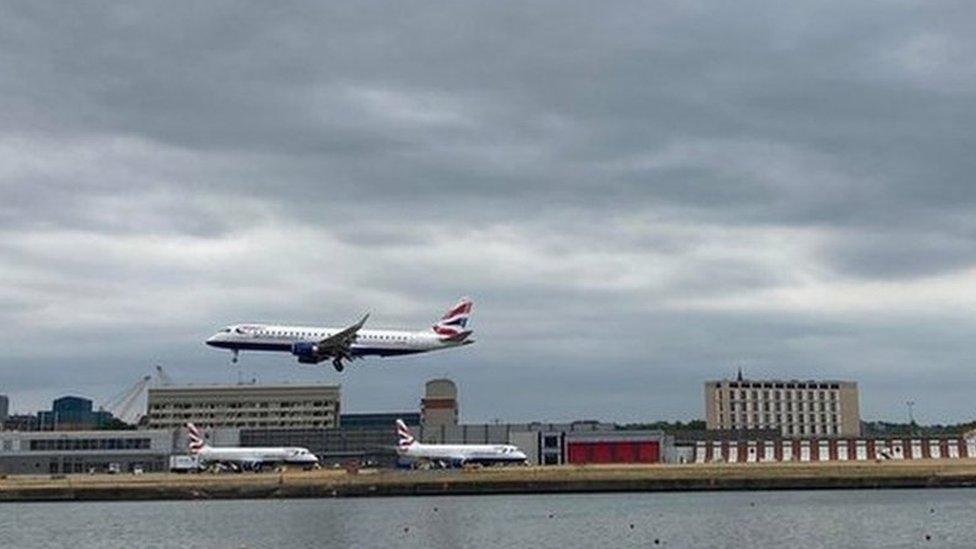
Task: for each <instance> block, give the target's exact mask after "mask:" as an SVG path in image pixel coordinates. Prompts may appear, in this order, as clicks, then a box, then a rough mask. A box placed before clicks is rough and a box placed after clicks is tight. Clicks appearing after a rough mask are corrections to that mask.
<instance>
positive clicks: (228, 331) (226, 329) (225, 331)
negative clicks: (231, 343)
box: [221, 328, 230, 334]
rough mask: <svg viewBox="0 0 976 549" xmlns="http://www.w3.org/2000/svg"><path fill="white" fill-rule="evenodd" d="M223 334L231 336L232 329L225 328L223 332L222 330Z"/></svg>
mask: <svg viewBox="0 0 976 549" xmlns="http://www.w3.org/2000/svg"><path fill="white" fill-rule="evenodd" d="M221 332H224V333H225V334H229V333H230V328H224V329H223V330H221Z"/></svg>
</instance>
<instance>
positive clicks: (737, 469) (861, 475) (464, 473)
mask: <svg viewBox="0 0 976 549" xmlns="http://www.w3.org/2000/svg"><path fill="white" fill-rule="evenodd" d="M968 486H976V459H953V460H925V461H921V460H920V461H899V462H891V461H889V462H882V463H864V462H860V463H852V462H846V463H845V462H839V463H838V462H831V463H823V464H820V463H771V464H697V465H654V466H587V467H570V466H566V467H512V468H501V469H481V470H454V471H362V472H360V473H359V474H355V475H351V474H347V473H345V472H344V471H335V470H320V471H288V472H284V473H263V474H240V475H235V474H220V475H214V474H192V475H177V474H145V475H92V476H89V475H68V476H65V477H59V478H52V477H48V476H10V477H7V478H5V479H0V501H83V500H140V499H142V500H148V499H230V498H238V499H239V498H291V497H351V496H405V495H437V494H445V495H447V494H455V495H456V494H520V493H558V492H618V491H681V490H795V489H839V488H924V487H968Z"/></svg>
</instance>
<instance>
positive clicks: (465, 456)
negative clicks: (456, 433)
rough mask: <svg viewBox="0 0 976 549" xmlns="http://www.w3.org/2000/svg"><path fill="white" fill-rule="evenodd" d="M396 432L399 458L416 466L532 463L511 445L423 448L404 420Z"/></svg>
mask: <svg viewBox="0 0 976 549" xmlns="http://www.w3.org/2000/svg"><path fill="white" fill-rule="evenodd" d="M396 428H397V455H399V456H401V457H405V458H407V459H409V460H410V461H413V462H418V461H419V462H428V463H432V464H440V465H444V466H455V467H461V466H464V465H466V464H472V463H477V464H481V465H493V464H504V463H510V464H511V463H518V464H522V463H525V461H526V459H528V458H527V457H526V455H525V452H523V451H522V450H519V449H518V447H517V446H512V445H511V444H423V443H420V442H417V439H415V438H414V437H413V434H412V433H411V432H410V428H408V427H407V424H406V423H404V422H403V421H402V420H399V419H398V420H396Z"/></svg>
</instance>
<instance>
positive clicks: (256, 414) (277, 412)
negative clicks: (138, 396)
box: [148, 384, 340, 429]
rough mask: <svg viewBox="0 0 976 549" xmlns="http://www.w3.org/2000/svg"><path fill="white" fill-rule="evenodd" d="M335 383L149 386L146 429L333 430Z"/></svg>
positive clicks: (336, 398) (336, 408)
mask: <svg viewBox="0 0 976 549" xmlns="http://www.w3.org/2000/svg"><path fill="white" fill-rule="evenodd" d="M339 388H340V387H339V385H320V384H312V385H216V386H206V385H203V386H184V387H159V388H151V389H149V401H148V416H149V421H148V427H149V428H150V429H176V428H179V427H182V426H184V425H185V424H186V423H188V422H192V423H195V424H196V425H197V426H198V427H201V428H203V429H214V428H225V427H231V428H237V429H331V428H335V427H338V424H339V401H340V398H339Z"/></svg>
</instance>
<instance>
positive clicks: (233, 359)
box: [230, 349, 240, 364]
mask: <svg viewBox="0 0 976 549" xmlns="http://www.w3.org/2000/svg"><path fill="white" fill-rule="evenodd" d="M239 353H240V351H239V350H238V349H231V351H230V354H231V357H230V362H231V364H237V355H238V354H239Z"/></svg>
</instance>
